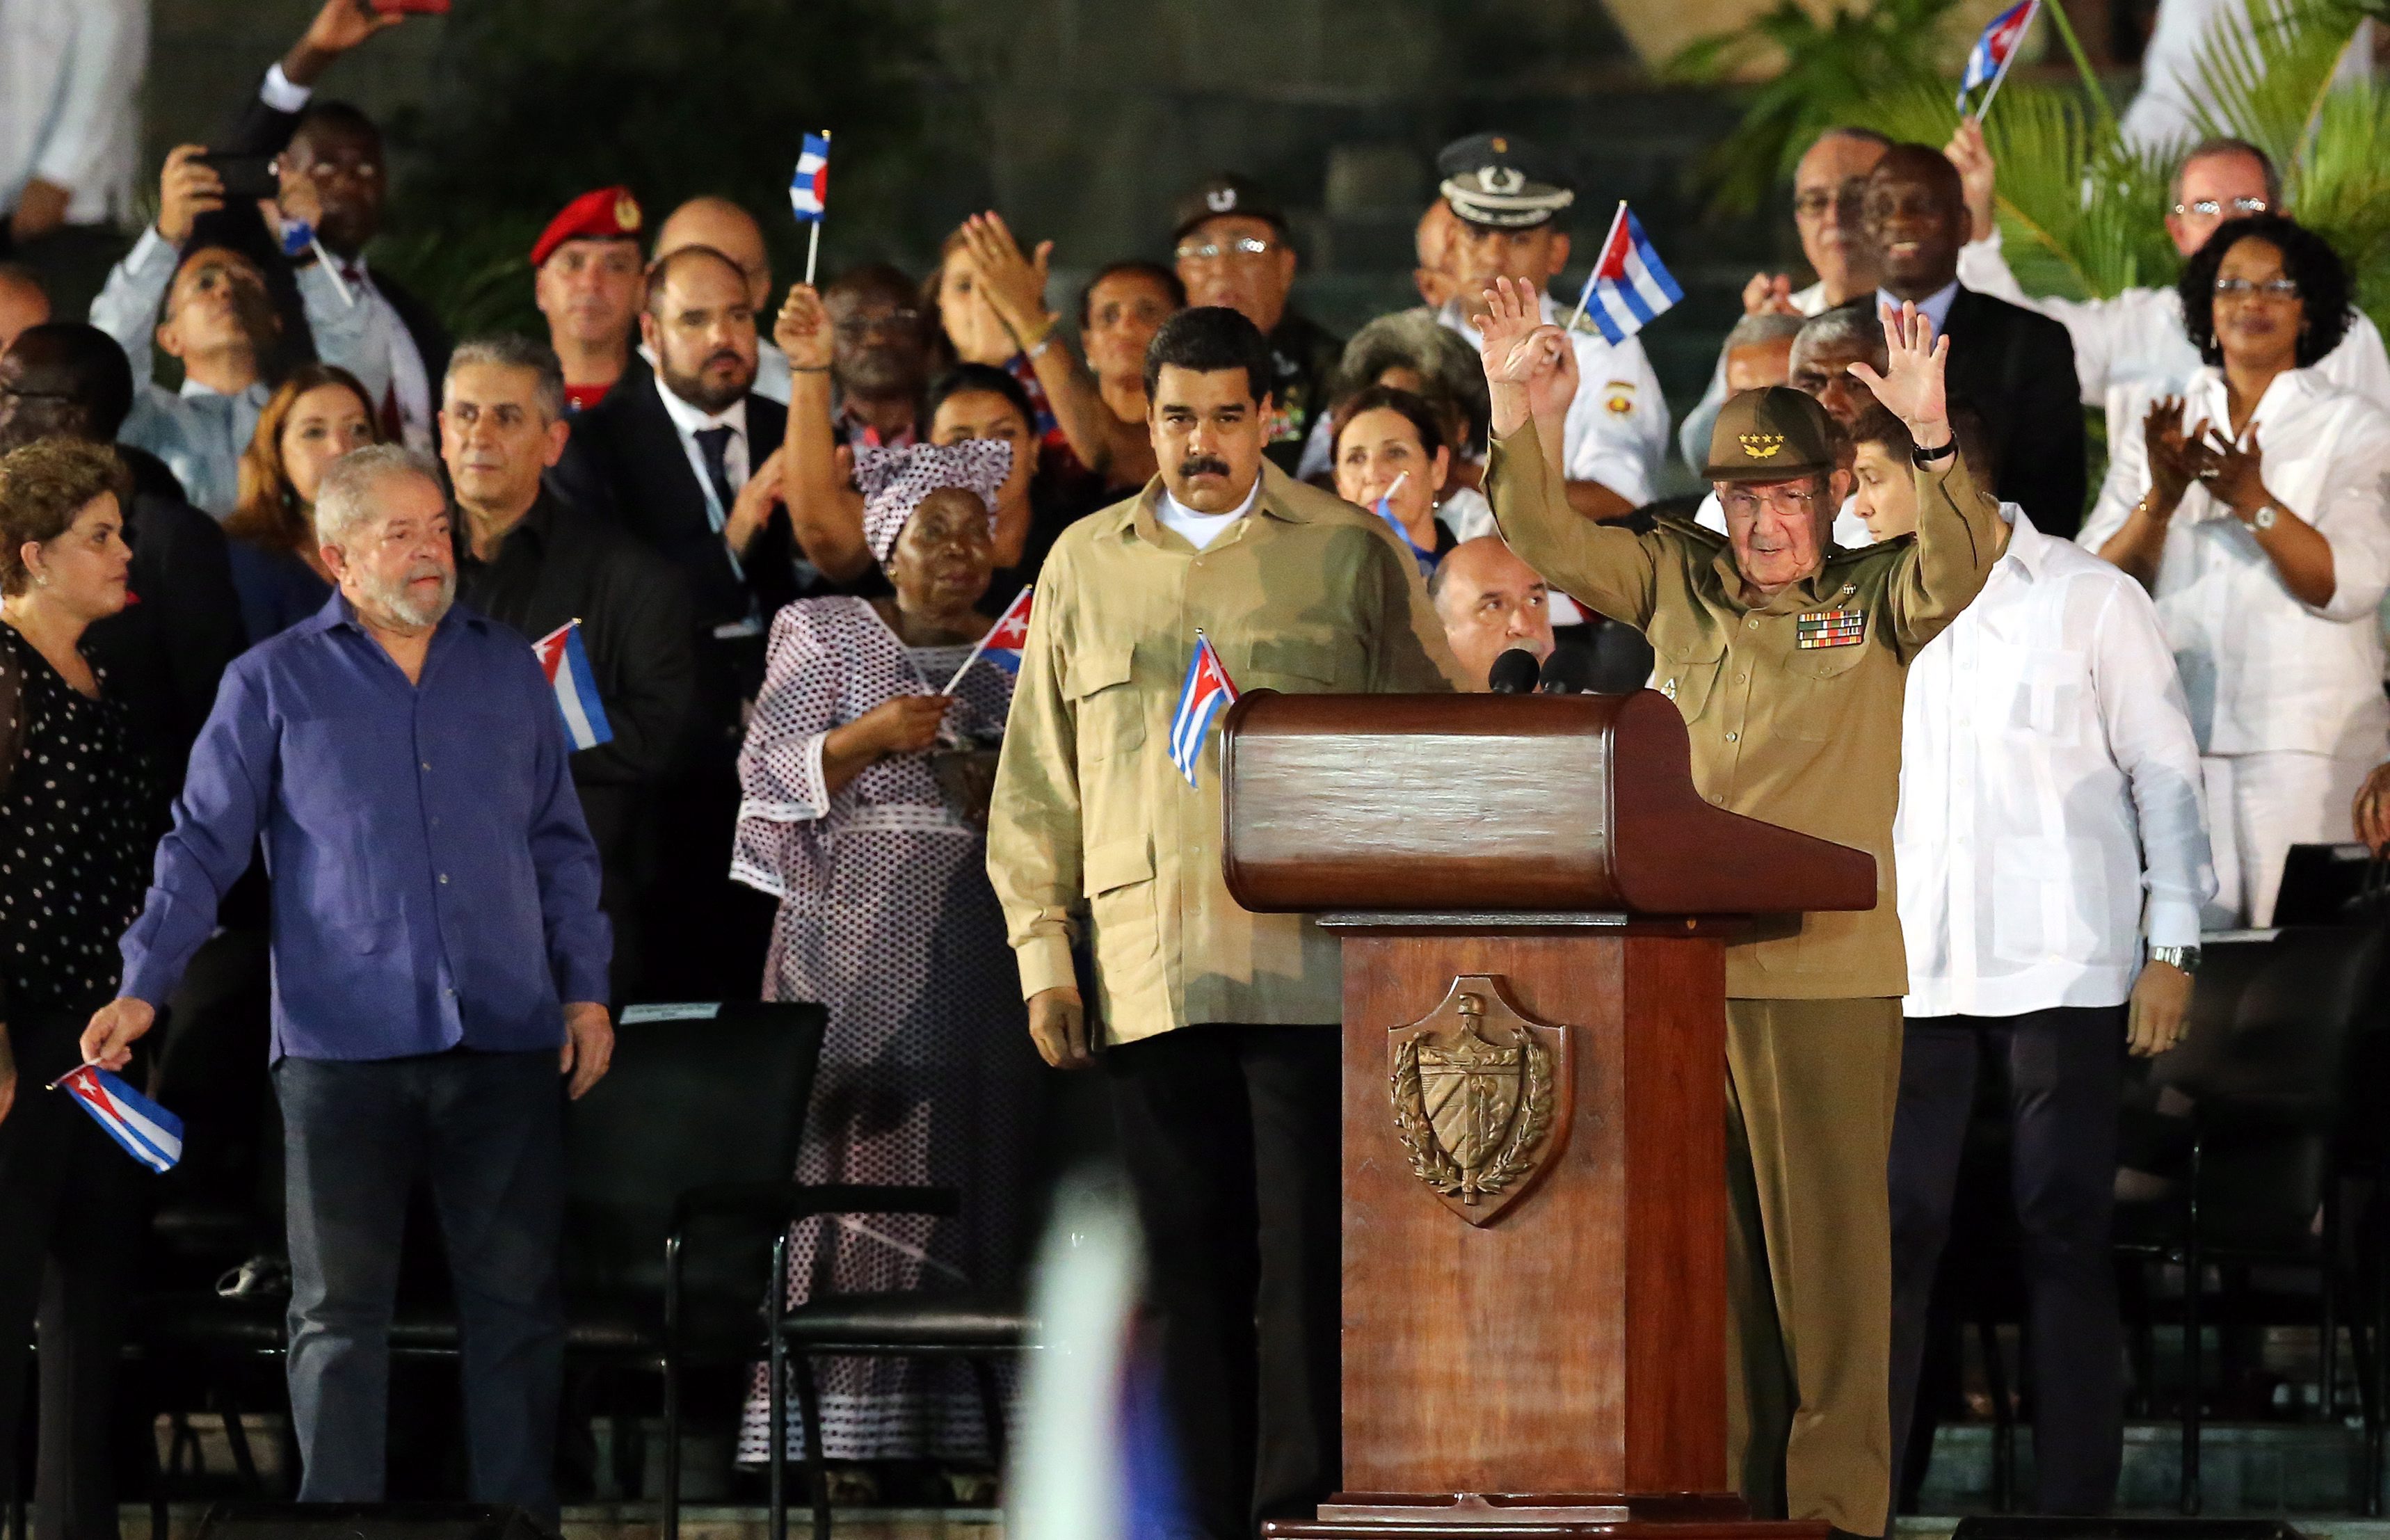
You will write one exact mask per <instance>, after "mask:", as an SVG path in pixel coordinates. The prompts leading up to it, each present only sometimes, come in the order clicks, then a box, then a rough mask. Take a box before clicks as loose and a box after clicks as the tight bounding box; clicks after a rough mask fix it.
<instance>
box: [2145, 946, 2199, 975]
mask: <svg viewBox="0 0 2390 1540" xmlns="http://www.w3.org/2000/svg"><path fill="white" fill-rule="evenodd" d="M2150 961H2152V962H2162V963H2165V964H2166V965H2167V966H2169V967H2172V968H2179V969H2182V970H2183V971H2184V972H2185V973H2196V972H2198V971H2199V948H2198V947H2196V946H2152V947H2151V948H2150Z"/></svg>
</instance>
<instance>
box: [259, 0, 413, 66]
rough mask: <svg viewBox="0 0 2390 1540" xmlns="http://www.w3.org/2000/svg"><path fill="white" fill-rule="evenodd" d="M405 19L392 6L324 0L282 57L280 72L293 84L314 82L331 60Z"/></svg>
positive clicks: (360, 0)
mask: <svg viewBox="0 0 2390 1540" xmlns="http://www.w3.org/2000/svg"><path fill="white" fill-rule="evenodd" d="M405 19H406V12H405V11H404V10H401V9H399V8H398V7H397V6H390V7H388V8H384V7H383V6H379V5H374V6H368V5H366V3H365V0H324V5H323V8H322V9H320V10H318V11H316V13H315V19H314V20H312V21H310V22H308V23H307V30H306V32H303V33H302V34H300V38H299V41H298V42H296V43H294V44H292V45H290V51H289V53H287V54H284V55H283V56H282V73H283V75H284V76H285V77H286V78H288V79H289V82H290V83H292V84H294V85H313V84H315V81H316V79H317V78H318V77H319V76H321V75H322V74H323V72H324V71H326V70H328V69H329V68H331V64H332V61H333V60H334V59H336V58H340V57H341V55H342V54H345V53H347V52H348V51H349V50H350V49H352V48H353V47H355V46H356V45H358V44H360V43H363V42H364V41H365V40H366V39H367V38H369V37H371V36H373V34H374V33H376V32H388V31H389V30H390V29H391V28H392V27H395V26H397V25H398V24H399V23H400V22H402V21H404V20H405Z"/></svg>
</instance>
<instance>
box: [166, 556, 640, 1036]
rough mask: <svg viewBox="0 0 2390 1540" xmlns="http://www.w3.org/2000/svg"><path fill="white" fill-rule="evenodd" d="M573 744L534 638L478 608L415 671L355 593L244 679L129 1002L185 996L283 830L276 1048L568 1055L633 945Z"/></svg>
mask: <svg viewBox="0 0 2390 1540" xmlns="http://www.w3.org/2000/svg"><path fill="white" fill-rule="evenodd" d="M567 754H568V751H567V749H566V746H565V741H564V730H563V721H562V718H561V716H560V715H559V712H557V709H556V700H555V697H554V696H553V695H552V694H551V693H550V692H549V689H548V686H547V680H546V675H545V674H543V673H542V672H541V670H540V667H539V664H538V661H536V660H535V659H534V658H533V655H532V650H531V648H528V647H526V646H524V645H523V639H522V637H521V636H520V635H517V634H516V633H515V632H513V631H512V630H510V629H508V627H506V626H503V625H500V624H498V623H497V622H495V621H492V620H489V619H487V618H486V617H484V616H482V615H477V614H474V613H472V612H471V611H469V610H466V609H465V608H464V607H463V606H461V605H459V606H456V607H454V608H452V609H451V610H449V611H448V613H447V615H446V616H445V617H444V618H443V620H442V621H441V622H440V624H439V626H438V628H437V629H436V630H434V631H433V633H432V635H431V645H430V651H429V653H428V654H427V656H426V657H425V659H424V663H423V676H422V680H421V682H420V683H418V684H415V685H409V684H408V683H407V681H406V675H405V674H404V673H402V672H400V670H399V667H398V665H397V663H395V662H393V661H392V660H391V657H390V654H388V653H387V652H385V651H383V650H382V648H381V644H380V643H379V642H377V641H375V640H374V639H373V637H372V636H371V635H367V634H366V630H365V628H364V627H363V626H362V625H361V624H359V623H358V622H357V619H356V615H355V612H354V611H353V610H351V609H350V607H349V602H348V600H347V599H346V598H345V597H342V596H341V595H340V594H338V593H335V594H334V595H333V596H332V597H331V598H330V599H329V600H328V602H327V603H326V604H325V606H324V608H323V609H322V610H318V611H317V612H316V613H315V615H314V616H312V617H311V618H309V619H307V620H305V621H302V622H300V623H299V624H298V625H295V626H292V627H291V628H290V629H289V630H288V631H286V632H284V633H282V635H278V636H276V637H275V638H273V639H272V640H270V641H268V642H265V643H263V645H261V646H258V647H255V648H251V649H250V650H249V651H248V652H246V653H244V654H242V655H241V656H240V657H239V658H238V659H237V660H235V661H234V662H233V664H232V666H231V667H230V668H229V669H227V670H225V676H224V685H223V687H222V688H221V689H220V690H218V692H217V694H216V703H215V709H214V711H213V712H211V713H210V714H209V717H208V722H207V725H206V726H205V727H203V728H201V729H200V732H199V742H198V744H197V745H196V746H194V747H193V749H192V751H191V768H190V774H189V776H187V778H186V780H185V781H184V784H183V794H182V796H181V797H180V798H179V799H178V800H177V801H176V802H175V804H174V827H173V830H172V831H171V832H170V833H169V834H168V835H167V836H166V838H165V839H164V840H162V841H160V843H159V846H158V863H157V870H156V874H155V876H154V878H153V879H152V882H151V886H150V889H149V893H148V900H147V901H146V903H145V905H144V906H143V909H142V912H141V918H138V919H136V920H135V921H134V922H133V928H132V930H128V931H126V932H125V935H124V941H123V943H122V951H123V955H124V983H123V993H124V994H126V995H133V996H135V997H136V998H138V999H142V1000H147V1001H148V1002H149V1003H150V1004H151V1005H153V1006H154V1005H161V1004H163V1003H164V1001H165V999H166V996H167V995H169V994H170V993H171V992H172V991H173V987H174V984H175V982H176V981H177V980H178V979H180V978H181V976H182V972H183V969H184V968H185V966H186V965H187V964H188V963H189V961H190V958H191V955H192V953H194V952H196V951H198V950H199V943H201V942H203V941H205V940H207V938H208V935H209V932H210V931H211V930H213V929H214V927H215V920H216V905H217V903H218V902H219V901H220V900H221V899H222V898H223V896H224V895H225V892H228V891H229V890H230V889H231V887H232V885H233V882H234V880H235V879H238V877H239V876H240V874H241V872H242V870H243V869H244V868H246V867H247V866H248V865H249V857H250V847H251V841H253V840H254V839H256V838H257V837H258V836H259V835H261V834H263V837H264V841H265V862H266V871H267V875H268V876H269V877H270V878H271V879H272V881H273V888H274V932H273V952H274V1058H275V1059H281V1058H282V1057H283V1056H285V1055H289V1054H295V1055H297V1056H299V1057H301V1058H302V1059H397V1058H403V1057H405V1056H407V1055H411V1054H429V1053H438V1052H440V1051H442V1050H443V1049H446V1048H451V1047H455V1046H457V1045H459V1044H463V1045H465V1046H469V1047H474V1048H482V1049H490V1050H495V1051H513V1050H524V1049H532V1048H553V1047H556V1046H559V1045H560V1044H561V1043H562V1042H563V1041H564V1016H563V1010H562V1007H561V1006H560V1004H559V1001H563V1000H574V1001H581V1000H597V1001H603V1000H605V999H606V998H607V991H606V967H607V963H608V961H609V960H610V956H611V953H612V946H613V940H612V932H611V931H610V929H609V927H608V925H607V922H606V917H605V916H604V915H603V914H602V913H600V912H599V910H598V850H597V847H596V846H595V845H594V844H592V843H591V842H590V839H589V830H588V828H587V826H585V824H584V823H583V822H582V818H581V802H580V800H579V798H578V797H577V796H576V795H575V794H574V792H573V789H572V776H571V774H570V773H569V771H568V769H567V765H566V759H567Z"/></svg>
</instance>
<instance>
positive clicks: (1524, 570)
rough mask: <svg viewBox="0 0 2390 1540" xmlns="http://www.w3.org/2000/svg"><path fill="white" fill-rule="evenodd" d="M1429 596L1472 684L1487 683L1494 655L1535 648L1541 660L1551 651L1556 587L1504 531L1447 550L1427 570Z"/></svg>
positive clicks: (1473, 686) (1478, 686)
mask: <svg viewBox="0 0 2390 1540" xmlns="http://www.w3.org/2000/svg"><path fill="white" fill-rule="evenodd" d="M1427 597H1429V598H1431V599H1433V600H1434V601H1435V613H1436V618H1437V619H1438V620H1441V621H1442V622H1444V639H1445V640H1446V641H1447V642H1450V643H1451V644H1452V655H1453V656H1454V657H1456V658H1458V659H1459V660H1460V669H1461V672H1462V673H1463V674H1466V675H1467V676H1468V680H1469V687H1470V688H1471V689H1473V690H1482V689H1484V688H1485V687H1486V680H1487V678H1488V676H1489V675H1490V674H1492V673H1493V670H1494V660H1495V659H1497V658H1499V657H1500V656H1501V655H1502V654H1504V653H1505V652H1508V651H1510V649H1511V648H1525V649H1526V650H1527V651H1529V652H1532V653H1534V654H1535V655H1536V661H1537V662H1538V663H1540V662H1542V661H1544V660H1545V659H1547V658H1548V657H1550V656H1551V655H1552V645H1553V643H1552V614H1551V589H1550V588H1549V587H1548V586H1547V585H1546V584H1545V583H1544V580H1543V579H1542V578H1540V577H1537V576H1536V570H1535V569H1534V568H1533V567H1530V566H1528V565H1527V564H1526V563H1525V562H1523V561H1522V560H1520V559H1519V558H1517V557H1516V556H1514V555H1512V554H1511V552H1510V546H1508V545H1503V544H1502V538H1501V536H1499V535H1492V534H1484V535H1479V536H1478V537H1477V538H1476V539H1474V540H1464V541H1462V542H1461V543H1460V544H1459V545H1455V546H1454V547H1453V548H1452V549H1450V550H1449V551H1446V552H1445V553H1444V559H1443V560H1442V561H1440V562H1438V563H1437V564H1436V569H1435V571H1433V572H1432V573H1430V574H1429V575H1428V580H1427Z"/></svg>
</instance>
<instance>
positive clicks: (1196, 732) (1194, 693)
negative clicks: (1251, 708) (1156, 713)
mask: <svg viewBox="0 0 2390 1540" xmlns="http://www.w3.org/2000/svg"><path fill="white" fill-rule="evenodd" d="M1236 703H1237V687H1236V686H1235V685H1233V684H1231V683H1230V682H1229V680H1228V671H1227V669H1226V668H1224V667H1222V666H1221V664H1220V655H1219V654H1218V653H1216V652H1214V651H1213V650H1212V642H1211V638H1209V637H1207V636H1205V635H1203V633H1202V632H1201V631H1198V632H1196V633H1195V656H1194V657H1192V658H1189V660H1187V683H1186V684H1185V686H1183V687H1181V688H1180V689H1179V691H1178V714H1177V715H1176V716H1174V717H1172V718H1171V719H1170V762H1171V763H1172V764H1176V765H1177V766H1178V773H1179V774H1180V775H1182V776H1186V777H1187V784H1188V785H1189V786H1193V785H1194V784H1195V760H1196V757H1197V756H1198V755H1200V754H1201V753H1202V751H1203V739H1204V738H1205V737H1206V736H1208V735H1209V734H1210V732H1211V731H1212V719H1213V718H1214V717H1216V716H1218V715H1219V714H1220V713H1221V712H1224V711H1227V709H1228V708H1229V707H1230V706H1233V705H1235V704H1236Z"/></svg>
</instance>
